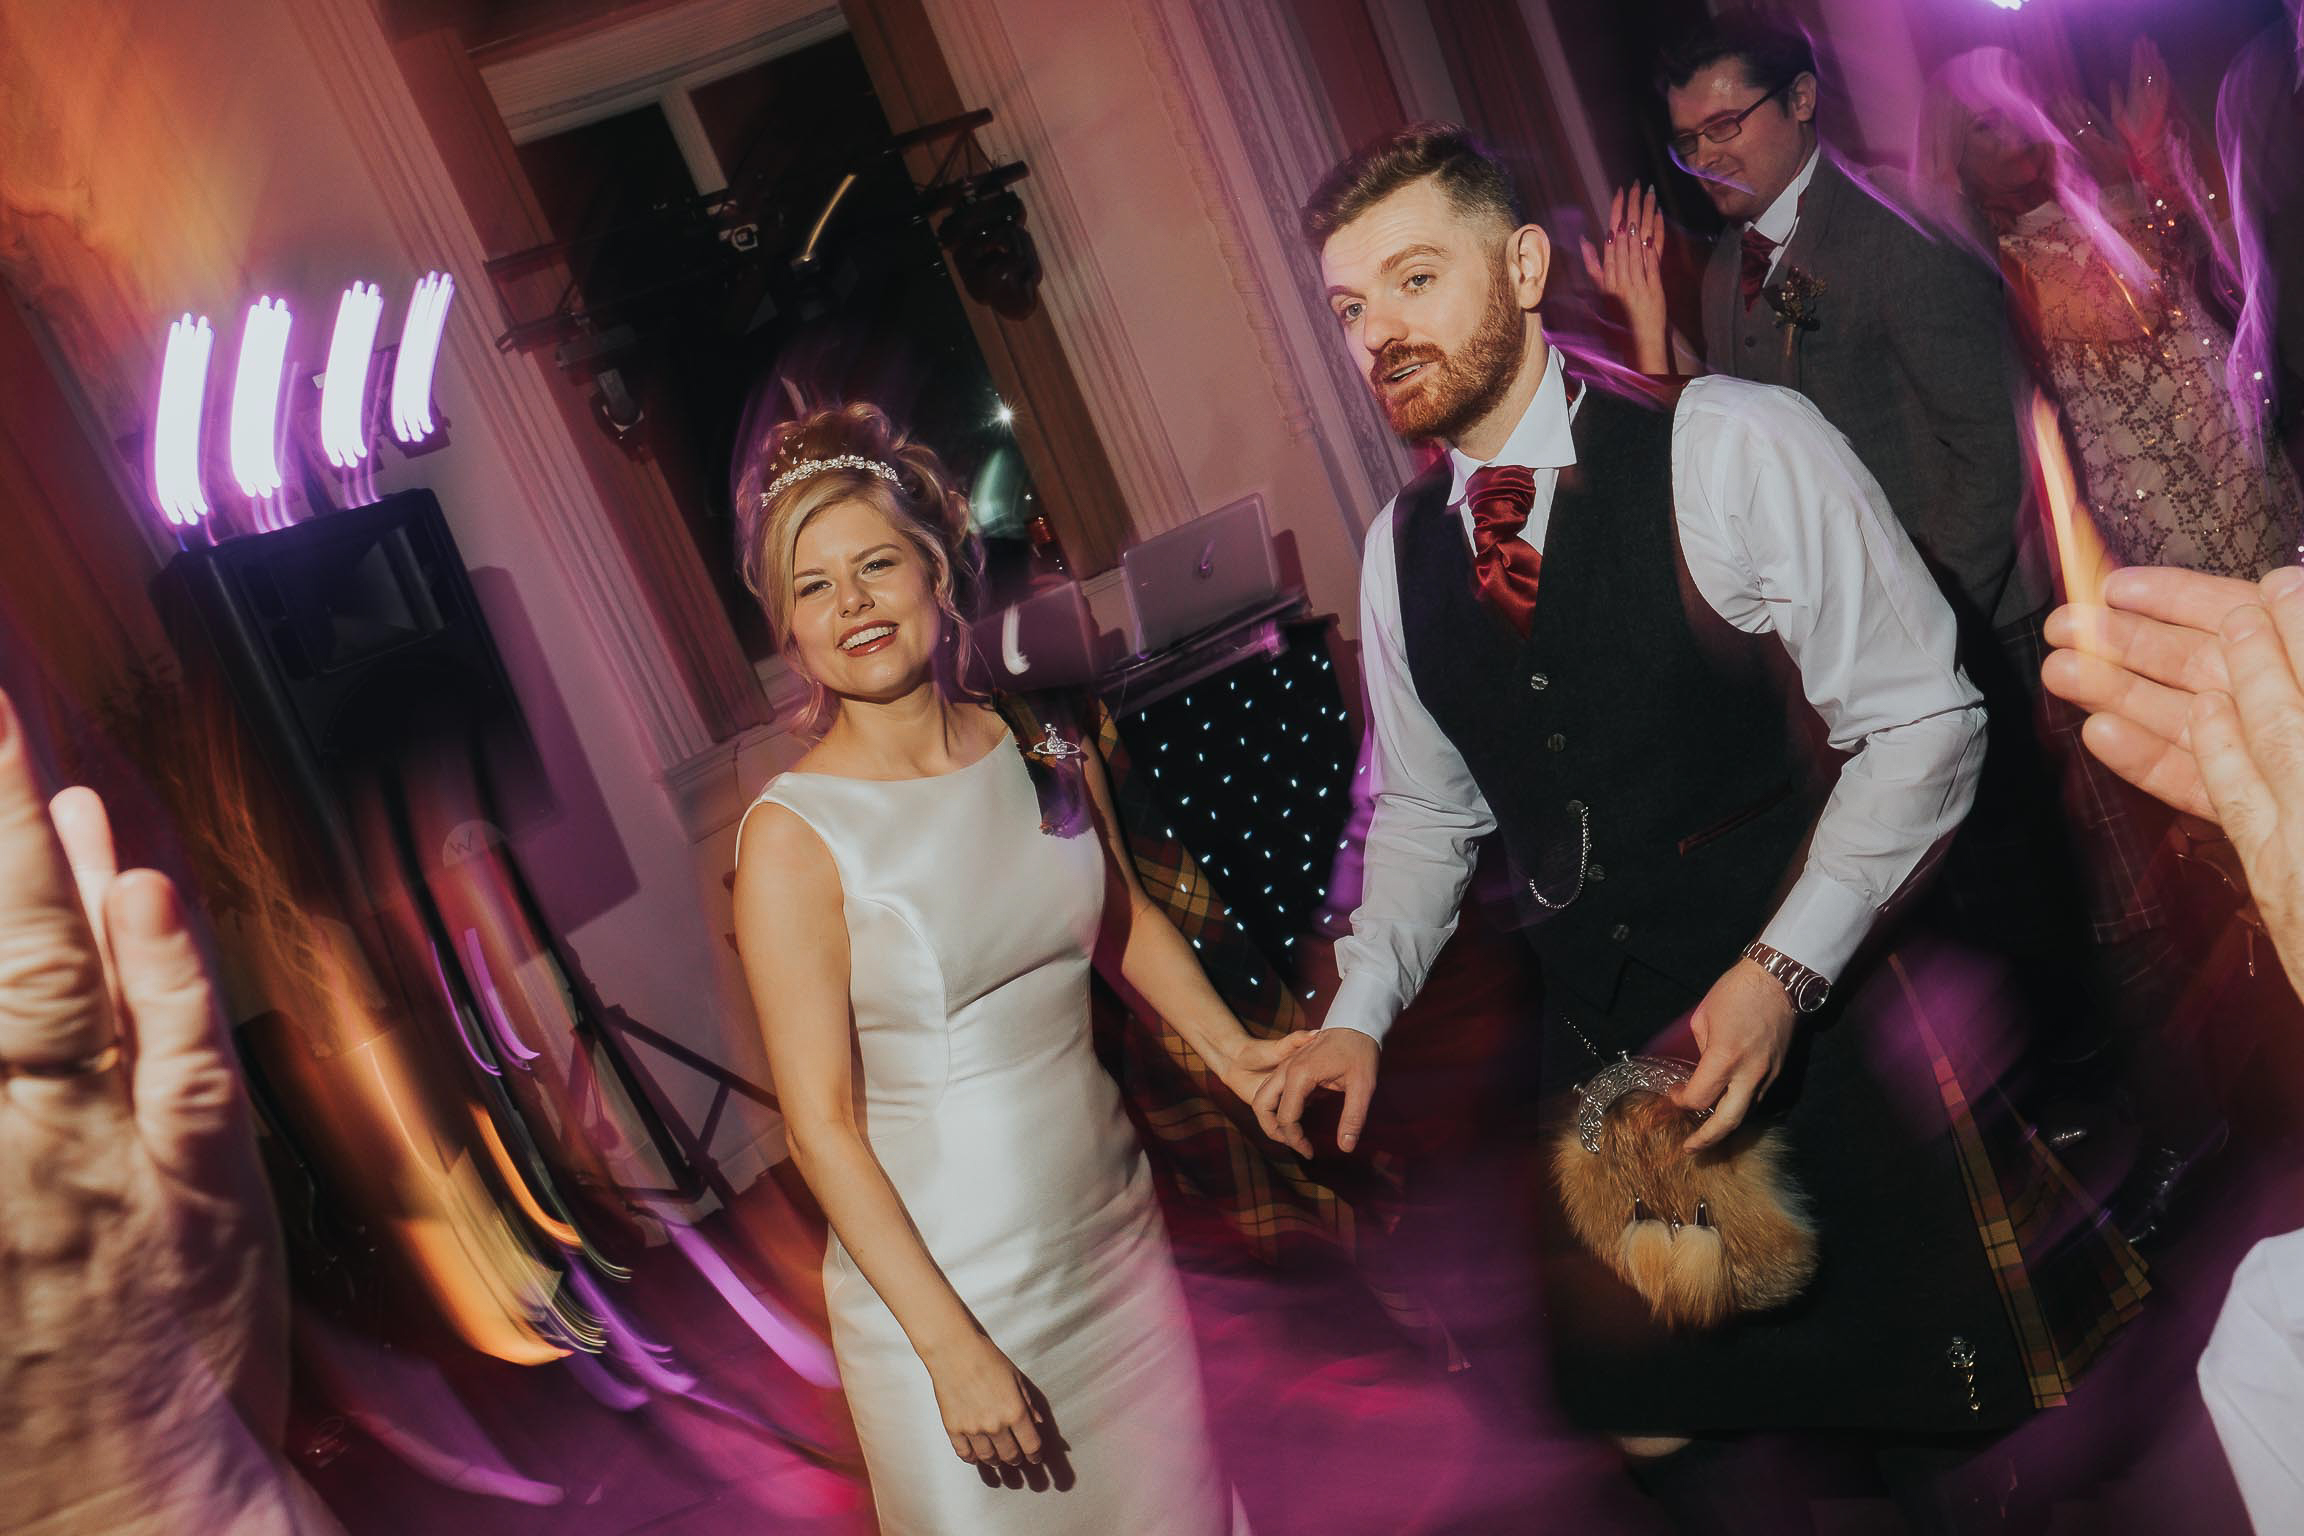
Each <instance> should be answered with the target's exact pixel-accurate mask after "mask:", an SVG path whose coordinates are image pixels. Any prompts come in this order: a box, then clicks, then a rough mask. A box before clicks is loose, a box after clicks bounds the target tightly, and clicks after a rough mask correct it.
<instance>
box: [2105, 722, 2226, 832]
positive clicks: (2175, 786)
mask: <svg viewBox="0 0 2304 1536" xmlns="http://www.w3.org/2000/svg"><path fill="white" fill-rule="evenodd" d="M2080 741H2081V744H2082V745H2083V746H2085V747H2086V748H2087V749H2088V750H2089V752H2091V753H2092V754H2094V756H2095V758H2096V760H2097V761H2098V762H2100V763H2102V764H2103V765H2104V766H2105V767H2107V768H2109V769H2111V770H2112V771H2113V772H2114V773H2116V774H2118V775H2120V777H2122V778H2123V779H2126V780H2127V781H2128V782H2129V783H2131V784H2133V785H2135V786H2136V787H2137V788H2138V789H2140V790H2142V791H2144V793H2146V794H2148V795H2150V796H2151V797H2152V798H2153V799H2155V800H2158V801H2160V802H2161V803H2162V804H2164V805H2169V806H2173V807H2174V808H2175V809H2177V810H2179V811H2183V812H2186V813H2187V814H2189V815H2193V816H2199V817H2204V818H2205V819H2207V820H2209V821H2214V820H2215V819H2216V807H2215V806H2214V805H2213V804H2212V803H2211V802H2210V801H2209V799H2208V792H2207V790H2206V789H2204V788H2203V787H2202V786H2201V783H2200V764H2199V762H2198V761H2197V760H2196V759H2195V758H2194V757H2193V755H2192V752H2191V750H2190V749H2189V748H2187V747H2184V746H2182V745H2180V744H2178V743H2176V742H2173V741H2170V740H2168V739H2167V738H2166V737H2163V736H2160V735H2157V734H2155V733H2153V732H2151V731H2148V730H2146V729H2144V727H2142V726H2140V725H2138V724H2137V723H2136V722H2135V721H2133V720H2130V719H2128V718H2126V717H2125V716H2122V715H2090V716H2089V717H2088V719H2087V721H2086V722H2085V723H2084V724H2082V726H2081V727H2080Z"/></svg>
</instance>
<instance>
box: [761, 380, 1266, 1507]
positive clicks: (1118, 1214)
mask: <svg viewBox="0 0 2304 1536" xmlns="http://www.w3.org/2000/svg"><path fill="white" fill-rule="evenodd" d="M742 492H743V493H742V495H741V496H740V498H739V505H740V507H741V521H740V540H741V554H742V560H743V573H744V578H745V581H746V584H747V585H748V586H749V587H750V588H751V590H752V592H753V594H754V595H755V596H756V597H757V598H758V599H759V600H760V603H761V605H762V607H763V608H764V609H765V610H766V612H767V615H768V619H769V623H770V625H771V627H772V629H773V632H774V633H775V635H776V636H777V639H778V642H779V643H780V644H781V646H782V647H783V650H784V655H785V657H786V659H787V661H788V662H789V663H790V665H791V666H792V667H793V669H794V671H795V672H796V673H798V674H799V675H800V676H801V677H803V678H805V679H806V680H807V682H808V684H809V686H810V689H811V693H812V698H811V709H810V719H809V721H808V724H809V725H810V726H811V728H813V729H815V730H818V731H820V732H821V736H820V739H819V740H818V741H817V742H816V744H815V745H814V746H813V747H812V748H811V749H810V750H809V751H808V752H807V754H806V755H805V756H803V757H802V758H801V759H800V761H799V763H798V764H797V765H796V766H795V767H794V768H793V769H792V770H791V771H789V772H787V773H784V774H780V775H778V776H777V777H776V778H775V779H774V780H773V781H771V782H770V784H769V785H768V787H767V789H766V790H764V791H763V792H762V793H761V795H760V797H759V799H758V800H756V801H755V802H754V803H753V805H752V807H751V809H750V810H748V811H747V812H746V813H745V824H744V825H743V826H742V827H740V828H739V830H738V841H737V867H736V892H735V894H736V937H737V943H738V947H739V948H740V950H741V951H742V954H743V959H744V969H745V975H746V977H747V979H748V981H749V983H750V986H751V991H752V996H753V1000H754V1003H755V1005H756V1006H757V1008H758V1010H759V1015H760V1023H761V1028H762V1030H763V1032H764V1033H765V1036H766V1040H767V1048H768V1058H769V1064H770V1068H771V1071H772V1073H773V1075H774V1079H775V1083H776V1088H777V1092H778V1095H779V1099H780V1101H781V1104H782V1107H783V1112H784V1118H785V1126H786V1132H787V1135H788V1137H789V1139H790V1144H791V1148H792V1155H793V1159H794V1161H795V1163H796V1164H797V1165H798V1168H799V1171H800V1173H801V1174H802V1175H803V1176H804V1177H805V1178H806V1179H807V1181H808V1186H809V1188H810V1189H811V1190H812V1191H813V1192H814V1194H815V1196H816V1198H817V1200H818V1202H819V1203H820V1204H821V1205H822V1206H823V1208H824V1214H825V1216H826V1217H827V1218H828V1220H829V1221H830V1224H831V1228H832V1236H831V1241H830V1242H829V1244H828V1245H827V1252H826V1254H825V1258H824V1290H825V1299H826V1302H827V1306H828V1310H829V1312H830V1315H831V1322H832V1343H833V1350H834V1352H835V1354H836V1355H837V1356H838V1358H839V1362H840V1373H841V1378H842V1381H843V1383H844V1385H845V1387H846V1391H847V1397H848V1403H849V1408H850V1411H851V1413H852V1414H853V1415H854V1417H855V1421H856V1432H857V1436H858V1439H859V1440H860V1441H861V1443H862V1445H863V1450H864V1460H865V1464H866V1467H867V1468H868V1470H869V1472H870V1474H871V1479H872V1487H873V1496H874V1500H875V1503H876V1505H877V1508H878V1512H879V1517H880V1521H881V1527H882V1529H883V1530H885V1531H889V1532H903V1533H914V1532H954V1533H958V1532H967V1533H981V1532H1032V1533H1042V1532H1048V1533H1054V1532H1082V1533H1094V1536H1130V1533H1135V1532H1154V1531H1157V1532H1161V1533H1163V1536H1167V1533H1175V1536H1195V1533H1208V1536H1225V1533H1227V1532H1236V1531H1244V1530H1245V1529H1246V1526H1245V1521H1244V1519H1243V1517H1242V1516H1241V1515H1240V1514H1239V1513H1238V1511H1237V1505H1236V1501H1235V1499H1234V1497H1233V1495H1232V1493H1231V1490H1230V1486H1229V1484H1228V1483H1227V1482H1226V1481H1225V1479H1224V1476H1223V1474H1222V1473H1221V1471H1220V1470H1219V1469H1218V1467H1217V1464H1216V1457H1215V1454H1214V1451H1213V1448H1212V1446H1211V1445H1210V1443H1209V1439H1208V1431H1207V1426H1206V1423H1205V1421H1204V1418H1203V1413H1202V1405H1201V1392H1200V1379H1199V1368H1198V1364H1197V1361H1196V1359H1195V1356H1194V1353H1193V1341H1192V1335H1191V1332H1190V1328H1189V1324H1188V1321H1187V1318H1186V1316H1185V1311H1184V1302H1183V1295H1182V1292H1181V1290H1180V1289H1179V1286H1178V1284H1177V1279H1176V1272H1175V1267H1174V1264H1173V1262H1172V1261H1171V1259H1170V1257H1169V1252H1168V1243H1167V1236H1166V1233H1165V1231H1164V1229H1163V1228H1162V1225H1161V1221H1160V1214H1159V1211H1158V1209H1157V1207H1156V1206H1155V1204H1154V1201H1153V1193H1152V1185H1151V1174H1150V1172H1149V1169H1148V1167H1147V1165H1146V1163H1145V1158H1144V1152H1143V1149H1142V1148H1141V1147H1139V1146H1138V1145H1137V1142H1136V1138H1135V1135H1134V1132H1133V1131H1132V1129H1131V1128H1130V1126H1129V1124H1128V1122H1127V1120H1126V1118H1125V1117H1124V1116H1123V1115H1122V1113H1121V1109H1120V1101H1119V1093H1118V1089H1117V1087H1116V1086H1115V1084H1114V1083H1113V1082H1112V1080H1111V1079H1110V1078H1109V1077H1108V1076H1107V1075H1106V1074H1105V1073H1104V1072H1103V1071H1102V1069H1101V1068H1100V1067H1099V1066H1098V1064H1097V1061H1096V1058H1095V1055H1094V1054H1093V1052H1092V1050H1091V1048H1090V1042H1089V1013H1088V1007H1089V1002H1088V988H1089V969H1090V966H1091V965H1094V966H1095V967H1096V968H1098V969H1099V970H1100V971H1101V972H1102V974H1103V975H1104V976H1105V977H1106V978H1107V979H1108V980H1110V981H1112V982H1113V983H1114V984H1116V985H1117V986H1119V987H1120V988H1122V989H1123V990H1124V991H1125V992H1128V993H1131V994H1133V995H1134V996H1135V997H1136V998H1139V999H1141V1000H1142V1003H1143V1005H1145V1006H1147V1007H1149V1008H1152V1009H1154V1010H1157V1011H1158V1013H1159V1014H1160V1015H1161V1016H1162V1017H1164V1018H1166V1019H1167V1020H1168V1021H1169V1022H1171V1023H1172V1024H1174V1025H1175V1026H1176V1028H1177V1030H1178V1031H1179V1032H1180V1033H1181V1034H1182V1035H1183V1036H1184V1037H1185V1038H1186V1039H1187V1040H1188V1041H1190V1043H1191V1045H1192V1047H1193V1048H1194V1049H1195V1050H1197V1051H1198V1052H1199V1053H1200V1055H1201V1056H1202V1057H1203V1058H1204V1059H1205V1060H1206V1061H1207V1062H1208V1063H1209V1065H1210V1066H1211V1068H1213V1069H1214V1070H1215V1072H1216V1073H1217V1075H1218V1076H1220V1077H1221V1078H1222V1079H1223V1081H1224V1083H1225V1084H1226V1086H1227V1087H1229V1088H1230V1089H1231V1090H1232V1091H1234V1092H1235V1093H1238V1094H1239V1095H1240V1096H1241V1097H1242V1098H1243V1099H1244V1100H1245V1099H1248V1098H1251V1097H1252V1096H1253V1094H1254V1092H1255V1089H1256V1086H1257V1084H1258V1083H1260V1082H1261V1081H1262V1080H1263V1079H1264V1077H1265V1076H1266V1075H1267V1074H1269V1072H1270V1071H1271V1070H1272V1068H1273V1067H1275V1066H1276V1065H1278V1064H1279V1063H1280V1062H1281V1061H1283V1060H1285V1059H1286V1058H1287V1057H1288V1056H1289V1055H1290V1054H1292V1053H1293V1050H1294V1048H1295V1046H1296V1045H1297V1044H1300V1043H1301V1042H1302V1041H1303V1040H1305V1039H1308V1038H1310V1036H1309V1035H1308V1034H1301V1035H1297V1036H1292V1037H1290V1038H1289V1039H1288V1040H1285V1041H1262V1040H1255V1039H1251V1038H1250V1037H1249V1036H1248V1035H1247V1034H1246V1033H1245V1032H1244V1031H1243V1030H1242V1029H1241V1027H1240V1024H1239V1022H1238V1021H1237V1020H1236V1019H1235V1018H1234V1017H1233V1016H1232V1014H1231V1013H1230V1011H1229V1010H1228V1009H1227V1008H1226V1007H1225V1006H1224V1004H1223V1003H1222V1002H1221V1001H1219V1000H1218V998H1217V996H1216V993H1215V991H1214V990H1213V989H1212V988H1211V987H1210V986H1209V984H1208V981H1207V978H1206V977H1205V976H1204V975H1203V974H1202V972H1201V970H1200V967H1199V965H1198V963H1197V962H1196V961H1195V959H1194V957H1193V953H1192V950H1191V947H1190V946H1189V945H1188V944H1187V943H1186V942H1185V940H1184V939H1183V937H1182V936H1181V935H1180V934H1178V932H1177V931H1176V929H1175V928H1174V927H1173V926H1171V925H1170V923H1169V922H1168V920H1167V919H1166V917H1165V916H1164V915H1163V914H1162V913H1161V912H1160V910H1159V909H1158V908H1157V907H1155V906H1154V905H1153V904H1152V903H1151V901H1150V900H1149V898H1147V897H1146V896H1145V895H1144V894H1143V892H1142V891H1141V890H1140V889H1139V888H1138V886H1137V884H1136V880H1135V876H1134V874H1133V872H1132V866H1131V863H1130V860H1129V857H1128V853H1127V850H1126V846H1125V843H1124V841H1123V838H1122V834H1121V832H1120V830H1119V828H1118V827H1117V825H1116V824H1115V821H1114V817H1113V812H1112V805H1111V799H1110V796H1109V793H1108V792H1107V790H1106V787H1105V783H1104V777H1103V772H1102V768H1101V766H1100V765H1099V763H1098V761H1097V759H1096V757H1095V756H1094V754H1093V753H1092V752H1080V751H1078V750H1077V747H1076V746H1075V745H1074V744H1066V743H1062V742H1060V741H1059V742H1054V743H1053V744H1050V743H1033V744H1029V745H1035V746H1039V747H1040V748H1041V753H1042V758H1041V763H1040V765H1039V767H1038V770H1037V771H1038V772H1039V773H1040V774H1042V775H1043V776H1046V775H1048V774H1052V773H1054V774H1074V775H1081V776H1083V777H1084V778H1085V782H1086V786H1087V788H1088V790H1089V795H1088V797H1087V798H1088V802H1089V806H1090V810H1091V814H1090V815H1089V816H1088V817H1087V818H1085V820H1086V825H1085V827H1075V828H1073V829H1071V830H1072V831H1073V833H1074V835H1066V831H1067V829H1066V827H1065V826H1064V825H1063V824H1062V821H1061V818H1059V819H1057V820H1056V821H1055V822H1044V819H1043V812H1042V809H1041V805H1040V802H1039V800H1038V798H1037V795H1036V790H1035V778H1034V773H1035V769H1034V768H1033V767H1032V766H1031V765H1030V764H1029V763H1028V759H1027V756H1026V753H1025V750H1024V748H1025V747H1026V746H1027V745H1028V744H1026V743H1022V742H1020V741H1019V740H1018V739H1017V737H1016V736H1015V735H1014V734H1013V733H1012V732H1011V731H1010V730H1009V728H1008V726H1007V725H1006V724H1005V723H1004V722H1003V720H1002V718H1001V716H1000V715H999V714H998V713H997V712H995V711H994V710H992V709H989V708H987V707H985V706H984V705H982V704H980V703H977V702H972V701H970V700H968V699H966V698H964V697H963V696H962V695H961V693H960V690H959V688H958V687H957V685H956V682H955V676H956V672H957V667H956V660H957V653H958V650H959V641H960V636H961V634H962V633H963V630H962V626H961V624H960V617H959V616H960V599H961V596H962V588H963V586H964V583H965V582H966V581H967V579H968V578H969V576H970V575H971V573H972V571H973V567H974V560H973V555H974V545H973V539H972V536H971V535H970V533H969V531H968V517H967V503H966V502H965V500H964V499H963V498H962V497H961V496H960V494H959V493H958V492H957V491H956V490H954V489H953V488H952V486H951V484H950V483H949V481H948V479H947V476H946V474H945V471H944V468H943V466H942V465H941V464H940V463H939V462H938V461H937V458H936V455H935V454H934V453H933V452H932V451H931V450H930V449H928V448H927V447H926V446H925V445H922V444H918V443H912V442H909V441H907V439H906V437H905V435H904V434H903V433H902V432H900V431H898V430H897V429H896V428H894V427H893V426H892V425H891V424H890V423H889V421H888V419H887V418H886V417H885V416H883V415H882V414H881V413H880V412H879V411H878V410H875V409H874V408H872V407H870V406H864V405H852V406H849V407H846V408H845V409H841V410H834V411H824V412H819V413H817V414H816V415H813V416H810V417H808V418H807V419H805V420H802V421H799V422H796V423H787V424H785V425H783V426H780V427H779V428H777V429H776V431H775V432H774V433H773V434H772V435H771V436H770V438H769V440H768V442H767V443H766V444H765V445H764V446H763V448H762V449H761V450H760V452H759V453H758V455H757V457H756V459H755V461H754V464H753V467H752V468H750V469H748V470H747V472H746V474H745V476H744V479H743V481H742Z"/></svg>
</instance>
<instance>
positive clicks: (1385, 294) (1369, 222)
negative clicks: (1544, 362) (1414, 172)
mask: <svg viewBox="0 0 2304 1536" xmlns="http://www.w3.org/2000/svg"><path fill="white" fill-rule="evenodd" d="M1491 226H1493V227H1491ZM1509 234H1510V231H1508V230H1506V229H1505V228H1503V221H1501V220H1497V219H1492V218H1491V219H1480V218H1478V217H1476V216H1467V215H1466V214H1465V213H1464V212H1462V211H1461V210H1458V209H1457V208H1455V207H1454V206H1453V205H1452V204H1451V203H1450V202H1449V200H1448V197H1447V195H1446V193H1444V192H1443V191H1442V190H1441V189H1440V188H1439V187H1438V186H1437V185H1435V184H1433V183H1431V182H1429V181H1427V182H1419V183H1413V184H1411V185H1409V186H1406V187H1403V188H1401V189H1400V190H1399V191H1398V192H1395V193H1393V194H1392V195H1391V196H1390V197H1387V198H1386V199H1384V201H1382V202H1380V203H1378V204H1376V205H1375V206H1374V207H1372V208H1370V209H1369V210H1368V211H1367V212H1366V213H1364V214H1362V215H1361V216H1360V217H1359V218H1357V219H1354V220H1353V221H1352V222H1351V223H1350V224H1347V225H1346V226H1344V227H1343V228H1342V229H1339V230H1338V231H1336V233H1335V234H1333V235H1331V236H1330V237H1329V238H1328V242H1327V244H1326V245H1325V246H1324V247H1323V249H1322V251H1321V268H1322V271H1323V274H1324V275H1325V276H1326V278H1327V280H1328V296H1329V304H1330V307H1331V308H1332V309H1333V310H1334V312H1335V314H1336V318H1337V321H1338V322H1339V323H1340V324H1341V325H1342V326H1343V328H1344V333H1345V337H1346V339H1347V341H1348V342H1349V343H1350V344H1351V345H1352V347H1353V349H1354V360H1355V361H1356V362H1357V363H1358V364H1359V365H1360V367H1361V368H1362V369H1363V370H1364V371H1365V375H1366V377H1367V380H1368V387H1369V388H1370V389H1371V390H1372V391H1373V392H1374V393H1375V396H1376V400H1377V403H1378V404H1379V405H1381V406H1382V407H1383V408H1384V414H1385V417H1386V418H1387V419H1388V420H1389V421H1390V423H1391V425H1392V430H1393V431H1395V432H1397V433H1399V434H1400V436H1402V437H1404V438H1409V439H1437V440H1440V441H1454V440H1455V439H1456V438H1457V437H1459V436H1461V435H1462V433H1463V431H1464V429H1466V428H1467V427H1469V426H1471V425H1473V424H1475V423H1477V422H1479V421H1480V420H1481V419H1482V418H1484V417H1485V416H1487V415H1488V414H1489V413H1490V412H1492V411H1493V410H1494V409H1495V408H1496V406H1497V405H1498V403H1499V402H1500V401H1502V400H1503V399H1504V397H1505V396H1506V395H1507V394H1508V393H1509V392H1510V390H1511V388H1512V382H1513V380H1514V378H1515V377H1516V376H1517V375H1518V372H1519V369H1520V367H1521V364H1522V362H1523V361H1524V359H1525V358H1526V357H1527V346H1528V326H1529V323H1530V316H1529V314H1528V312H1527V311H1526V310H1525V309H1523V308H1522V307H1521V304H1520V302H1519V296H1518V294H1517V293H1516V291H1515V289H1514V286H1513V284H1512V282H1511V279H1510V275H1509V273H1508V271H1507V269H1506V267H1505V245H1506V241H1507V239H1508V237H1509Z"/></svg>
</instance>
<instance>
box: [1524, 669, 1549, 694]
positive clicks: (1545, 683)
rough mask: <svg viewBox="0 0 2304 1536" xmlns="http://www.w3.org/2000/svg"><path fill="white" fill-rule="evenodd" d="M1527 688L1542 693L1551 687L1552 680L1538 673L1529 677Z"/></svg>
mask: <svg viewBox="0 0 2304 1536" xmlns="http://www.w3.org/2000/svg"><path fill="white" fill-rule="evenodd" d="M1528 686H1529V687H1531V688H1533V689H1535V690H1536V691H1537V692H1538V693H1542V692H1543V691H1544V690H1545V689H1547V688H1549V687H1551V686H1552V679H1550V678H1548V677H1546V676H1545V675H1544V674H1543V673H1541V672H1538V673H1535V674H1533V675H1532V676H1530V678H1529V679H1528Z"/></svg>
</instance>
